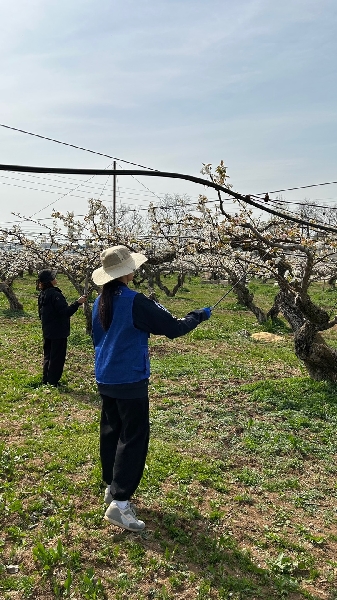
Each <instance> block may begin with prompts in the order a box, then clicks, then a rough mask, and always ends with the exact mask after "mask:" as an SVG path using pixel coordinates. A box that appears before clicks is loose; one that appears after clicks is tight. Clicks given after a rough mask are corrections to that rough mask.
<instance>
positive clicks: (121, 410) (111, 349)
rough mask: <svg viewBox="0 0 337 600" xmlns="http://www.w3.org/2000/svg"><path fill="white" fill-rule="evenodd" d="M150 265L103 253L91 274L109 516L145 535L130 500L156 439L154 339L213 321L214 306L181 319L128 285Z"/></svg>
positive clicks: (124, 254) (120, 253)
mask: <svg viewBox="0 0 337 600" xmlns="http://www.w3.org/2000/svg"><path fill="white" fill-rule="evenodd" d="M146 260H147V258H146V256H144V255H143V254H139V253H135V252H133V253H131V252H130V251H129V250H128V249H127V248H126V247H125V246H114V247H113V248H108V249H107V250H103V252H102V253H101V262H102V267H100V268H99V269H96V270H95V271H94V272H93V274H92V279H93V281H94V282H95V283H96V284H97V285H99V286H103V287H102V292H101V294H100V295H99V296H98V298H96V300H95V303H94V306H93V321H92V325H93V329H92V336H93V342H94V346H95V376H96V381H97V385H98V390H99V393H100V396H101V399H102V410H101V422H100V457H101V465H102V479H103V481H104V482H105V484H106V485H107V487H106V490H105V498H104V501H105V503H106V504H108V505H109V506H108V508H107V509H106V512H105V515H104V518H105V519H106V520H108V521H109V522H110V523H113V524H114V525H117V526H119V527H122V528H124V529H128V530H130V531H141V530H142V529H144V527H145V523H144V522H143V521H141V520H140V519H138V518H137V515H136V513H135V509H134V505H133V504H131V503H130V498H131V496H132V495H133V494H134V492H135V491H136V489H137V487H138V485H139V483H140V480H141V477H142V475H143V471H144V467H145V460H146V456H147V451H148V442H149V434H150V425H149V397H148V384H149V376H150V361H149V350H148V338H149V336H150V334H151V333H152V334H155V335H165V336H166V337H168V338H170V339H173V338H176V337H179V336H181V335H185V334H186V333H188V332H189V331H192V329H194V328H195V327H197V326H198V325H199V324H200V323H202V322H203V321H205V320H206V319H209V318H210V316H211V309H210V308H202V309H198V310H194V311H192V312H190V313H188V314H187V315H186V316H185V317H184V318H183V319H177V318H175V317H174V316H173V315H172V314H171V313H170V312H169V311H168V310H167V309H166V308H164V307H163V306H161V305H160V304H158V303H156V302H154V301H153V300H150V299H149V298H147V297H146V296H144V295H143V294H141V293H138V292H136V291H134V290H132V289H130V288H129V287H128V284H129V283H130V282H131V281H132V279H133V275H134V271H135V270H136V269H137V268H139V267H140V266H141V265H142V264H143V263H144V262H145V261H146Z"/></svg>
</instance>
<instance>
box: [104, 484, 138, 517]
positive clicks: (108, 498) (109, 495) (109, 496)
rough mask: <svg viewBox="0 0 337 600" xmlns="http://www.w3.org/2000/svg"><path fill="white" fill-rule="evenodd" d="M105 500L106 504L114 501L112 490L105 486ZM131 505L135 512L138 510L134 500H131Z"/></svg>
mask: <svg viewBox="0 0 337 600" xmlns="http://www.w3.org/2000/svg"><path fill="white" fill-rule="evenodd" d="M104 502H105V504H111V502H113V497H112V493H111V492H110V488H109V487H106V488H105V492H104ZM130 506H131V508H132V510H133V512H134V513H135V512H136V505H135V504H133V502H130Z"/></svg>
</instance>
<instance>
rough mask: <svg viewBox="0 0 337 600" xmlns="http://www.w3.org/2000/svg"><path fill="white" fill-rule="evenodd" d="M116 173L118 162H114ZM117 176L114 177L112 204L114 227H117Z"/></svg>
mask: <svg viewBox="0 0 337 600" xmlns="http://www.w3.org/2000/svg"><path fill="white" fill-rule="evenodd" d="M114 171H116V161H115V160H114ZM116 180H117V177H116V174H115V173H114V175H113V202H112V214H113V226H114V229H115V227H116Z"/></svg>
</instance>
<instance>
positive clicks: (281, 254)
mask: <svg viewBox="0 0 337 600" xmlns="http://www.w3.org/2000/svg"><path fill="white" fill-rule="evenodd" d="M206 170H207V171H208V172H209V173H210V176H211V178H212V180H213V181H215V182H217V183H219V184H220V185H224V184H225V179H226V169H225V168H224V165H223V163H222V164H220V165H219V167H217V169H216V172H215V175H213V174H212V173H211V166H210V165H207V169H206ZM219 210H220V212H221V215H223V217H224V218H223V220H222V221H221V222H220V223H219V227H218V228H217V235H218V237H219V245H220V246H221V245H222V244H224V245H225V244H230V247H231V248H232V249H233V250H234V251H239V252H240V253H241V255H242V256H243V257H244V256H249V257H250V263H249V270H250V273H252V274H255V275H260V276H263V277H265V278H271V279H273V280H275V282H276V283H277V285H278V288H279V291H278V293H277V294H276V296H275V300H274V305H273V306H272V307H271V309H270V311H269V314H271V316H273V317H274V318H275V316H276V315H277V314H278V312H280V313H281V314H282V315H283V316H284V318H285V319H286V321H287V322H288V323H289V325H290V327H291V329H292V331H293V333H294V345H295V352H296V356H297V357H298V358H299V359H300V360H301V361H303V363H304V364H305V366H306V368H307V370H308V372H309V374H310V376H311V377H312V378H313V379H316V380H329V381H334V382H335V381H337V352H336V350H335V349H334V348H331V347H330V346H329V345H328V344H327V343H326V342H325V340H324V338H323V335H322V332H323V331H326V330H328V329H330V328H331V327H333V326H334V325H336V324H337V317H334V316H332V315H330V314H329V313H328V312H327V311H326V310H324V309H322V308H321V307H320V306H318V305H317V304H316V303H314V302H313V300H312V298H311V296H310V286H311V284H312V283H313V282H314V281H317V280H319V279H322V278H326V277H327V275H328V274H329V272H331V266H332V265H333V264H336V263H335V259H336V246H337V243H336V239H335V236H333V235H332V234H331V233H328V232H325V235H324V237H323V236H317V234H315V233H310V234H309V235H308V232H307V231H306V232H305V235H303V224H301V223H299V224H297V223H293V222H290V221H287V220H286V219H281V218H278V217H276V218H275V217H273V218H272V219H270V220H266V221H265V222H263V221H261V220H260V219H255V218H254V216H253V215H252V213H251V210H250V208H249V206H248V205H247V206H245V205H244V203H241V210H240V212H239V213H238V214H236V215H235V216H234V217H233V216H230V215H229V214H228V213H227V212H226V211H225V209H224V202H223V200H222V198H221V197H219ZM314 230H315V220H314V219H312V228H311V231H313V232H314ZM247 297H248V295H247ZM246 305H247V304H246ZM248 307H249V306H248Z"/></svg>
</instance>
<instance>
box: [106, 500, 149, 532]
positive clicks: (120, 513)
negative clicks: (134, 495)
mask: <svg viewBox="0 0 337 600" xmlns="http://www.w3.org/2000/svg"><path fill="white" fill-rule="evenodd" d="M104 519H105V520H106V521H109V523H112V524H113V525H117V527H122V528H123V529H128V530H129V531H142V530H143V529H144V527H145V523H144V521H140V519H137V517H136V513H135V512H134V510H133V508H132V506H131V505H130V503H128V505H127V507H126V508H125V509H124V510H122V509H121V508H118V506H117V504H116V502H115V501H114V500H113V501H112V502H111V504H110V506H109V507H108V508H107V510H106V512H105V515H104Z"/></svg>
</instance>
